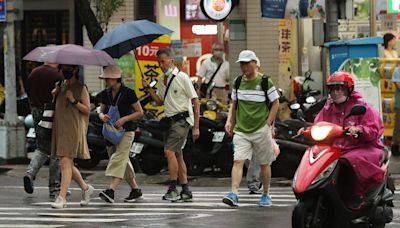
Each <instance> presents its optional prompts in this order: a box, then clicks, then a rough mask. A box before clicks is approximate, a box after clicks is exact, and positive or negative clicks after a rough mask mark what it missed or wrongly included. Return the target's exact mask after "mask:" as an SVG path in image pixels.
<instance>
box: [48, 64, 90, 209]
mask: <svg viewBox="0 0 400 228" xmlns="http://www.w3.org/2000/svg"><path fill="white" fill-rule="evenodd" d="M61 70H62V72H63V74H64V78H65V81H63V82H62V83H61V84H60V85H58V86H57V87H56V89H55V90H54V91H53V94H54V95H55V96H57V97H56V107H55V113H54V120H53V134H52V150H51V151H54V153H56V155H57V156H59V157H60V167H61V190H60V194H59V195H58V197H57V199H56V201H55V202H54V203H52V204H51V207H52V208H56V209H59V208H64V207H66V206H67V204H66V199H65V197H66V194H67V190H68V187H69V185H70V183H71V180H72V179H74V180H75V181H76V182H77V183H78V184H79V186H80V187H81V189H82V200H81V203H80V204H81V206H86V205H88V203H89V201H90V195H91V194H93V190H94V188H93V187H92V186H91V185H88V184H86V182H85V181H84V180H83V178H82V175H81V173H80V172H79V170H78V169H77V168H76V167H75V165H74V158H80V159H89V158H90V154H89V149H88V145H87V142H86V133H87V127H88V122H89V112H90V108H89V107H90V101H89V92H88V90H87V88H86V86H85V85H83V84H82V83H81V82H80V81H79V80H78V72H79V68H78V66H74V65H62V66H61Z"/></svg>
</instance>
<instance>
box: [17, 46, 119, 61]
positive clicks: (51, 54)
mask: <svg viewBox="0 0 400 228" xmlns="http://www.w3.org/2000/svg"><path fill="white" fill-rule="evenodd" d="M23 59H24V60H29V61H35V62H46V63H58V64H68V65H96V66H109V65H115V62H114V60H113V59H112V58H111V56H110V55H108V54H107V53H106V52H104V51H100V50H94V49H90V48H85V47H82V46H79V45H75V44H64V45H54V46H47V47H37V48H35V49H33V50H32V51H31V52H29V53H28V54H27V55H26V56H25V57H24V58H23Z"/></svg>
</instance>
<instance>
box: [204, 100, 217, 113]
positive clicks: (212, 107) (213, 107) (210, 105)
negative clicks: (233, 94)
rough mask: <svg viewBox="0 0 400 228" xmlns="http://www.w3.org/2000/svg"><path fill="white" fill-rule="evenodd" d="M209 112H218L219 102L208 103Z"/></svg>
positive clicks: (210, 101) (211, 101)
mask: <svg viewBox="0 0 400 228" xmlns="http://www.w3.org/2000/svg"><path fill="white" fill-rule="evenodd" d="M206 107H207V110H209V111H216V110H217V108H218V105H217V102H216V101H213V100H209V101H207V103H206Z"/></svg>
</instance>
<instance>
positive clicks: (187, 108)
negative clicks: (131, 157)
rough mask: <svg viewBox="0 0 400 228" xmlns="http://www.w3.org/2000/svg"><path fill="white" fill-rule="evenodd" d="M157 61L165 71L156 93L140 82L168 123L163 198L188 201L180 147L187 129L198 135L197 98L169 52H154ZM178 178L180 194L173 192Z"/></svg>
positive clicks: (144, 82)
mask: <svg viewBox="0 0 400 228" xmlns="http://www.w3.org/2000/svg"><path fill="white" fill-rule="evenodd" d="M157 58H158V63H159V65H160V68H161V69H162V71H163V72H164V74H163V75H162V76H161V78H160V80H159V83H158V91H157V93H156V92H155V91H154V90H153V89H151V88H150V87H149V82H147V81H146V80H143V86H144V87H145V88H147V89H148V90H149V92H150V94H151V97H152V98H153V100H154V101H155V102H156V103H157V104H158V105H164V114H165V117H164V118H166V119H165V120H167V121H168V122H169V123H170V125H169V127H168V128H166V129H165V130H164V151H165V156H166V157H167V160H168V170H169V177H170V186H169V188H168V191H167V193H166V194H165V195H164V196H163V199H164V200H169V201H172V202H174V201H177V200H182V201H186V202H187V201H191V200H192V198H193V197H192V193H191V191H190V189H189V186H188V180H187V171H186V165H185V161H184V160H183V154H182V148H183V147H184V145H185V142H186V138H187V135H188V133H189V129H190V127H192V136H193V137H192V138H193V141H195V140H197V139H198V138H199V136H200V131H199V112H200V105H199V99H198V97H197V93H196V91H195V89H194V87H193V84H192V82H191V80H190V78H189V76H188V75H187V74H185V73H184V72H182V71H180V70H179V69H178V68H177V67H175V65H174V60H173V57H172V54H171V50H170V49H168V48H162V49H160V50H159V51H158V52H157ZM167 88H168V89H167ZM192 105H193V106H192ZM178 177H179V182H180V184H181V185H182V191H181V193H180V194H179V193H178V191H177V189H176V185H177V182H178ZM179 195H180V198H179V197H178V196H179Z"/></svg>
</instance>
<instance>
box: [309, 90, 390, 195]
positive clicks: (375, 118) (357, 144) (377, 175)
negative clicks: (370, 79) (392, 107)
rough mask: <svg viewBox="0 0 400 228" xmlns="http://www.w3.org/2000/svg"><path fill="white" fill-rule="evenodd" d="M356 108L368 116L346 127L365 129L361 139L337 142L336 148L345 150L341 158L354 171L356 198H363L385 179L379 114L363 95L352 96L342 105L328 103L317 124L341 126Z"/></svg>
mask: <svg viewBox="0 0 400 228" xmlns="http://www.w3.org/2000/svg"><path fill="white" fill-rule="evenodd" d="M356 104H362V105H365V106H366V107H367V112H366V113H365V114H364V115H361V116H352V117H350V118H348V119H346V122H345V125H344V126H346V127H350V126H356V127H359V128H361V129H362V132H363V133H362V135H360V137H359V138H354V137H350V136H347V137H342V138H338V139H335V140H334V142H333V144H334V146H335V147H338V148H340V149H342V151H343V152H342V153H343V156H342V158H344V159H346V160H347V161H348V162H349V163H350V164H351V166H352V168H353V170H354V173H355V177H356V183H354V194H355V195H358V196H362V195H364V194H365V193H366V192H367V191H368V190H370V188H371V187H373V186H375V185H376V184H377V183H379V182H381V181H382V180H383V179H384V171H383V170H382V169H381V168H380V160H381V158H382V156H383V149H384V147H383V144H382V142H381V136H382V134H383V130H384V129H383V123H382V119H381V117H380V116H379V113H378V112H377V111H376V110H375V109H374V108H372V107H371V106H370V105H369V104H368V103H367V102H365V101H364V100H363V99H362V97H361V94H360V93H358V92H353V93H352V94H351V97H350V98H349V100H348V101H347V102H344V103H342V104H335V103H333V102H332V101H331V100H328V102H327V105H325V107H324V108H323V109H322V110H321V111H320V113H319V114H318V116H317V117H316V118H315V121H314V122H320V121H327V122H331V123H335V124H337V125H340V126H342V124H343V119H344V117H345V116H346V115H347V114H348V113H350V110H351V108H352V107H353V106H354V105H356Z"/></svg>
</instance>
